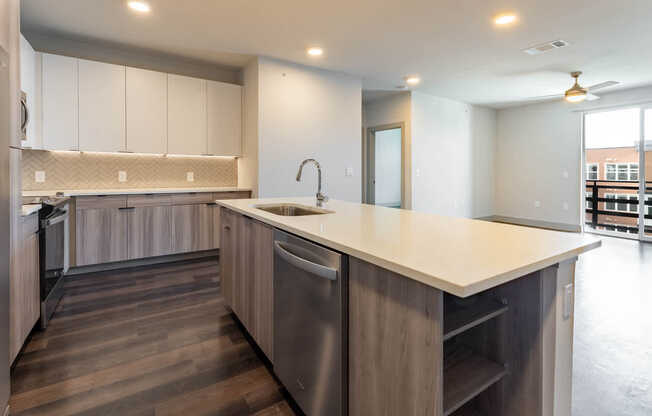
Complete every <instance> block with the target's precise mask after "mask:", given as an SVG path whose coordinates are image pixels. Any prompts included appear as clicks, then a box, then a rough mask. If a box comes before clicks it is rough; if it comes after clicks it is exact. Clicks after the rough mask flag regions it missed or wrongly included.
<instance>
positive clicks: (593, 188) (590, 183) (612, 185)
mask: <svg viewBox="0 0 652 416" xmlns="http://www.w3.org/2000/svg"><path fill="white" fill-rule="evenodd" d="M638 187H639V183H638V181H601V180H587V181H586V190H587V191H589V192H591V196H587V197H586V201H587V202H590V203H591V208H586V213H587V214H591V221H590V222H588V221H587V222H586V225H588V226H590V227H592V228H594V229H598V228H604V229H606V230H610V231H620V232H630V233H638V230H639V228H638V226H634V225H627V224H609V223H600V222H599V219H600V218H599V216H600V215H608V216H610V217H622V218H636V219H638V218H639V209H638V207H639V204H640V202H639V200H638V199H622V198H601V197H600V196H599V195H600V190H601V189H603V190H604V189H610V190H611V189H617V190H629V191H636V195H638ZM645 193H646V194H648V193H652V181H646V182H645ZM632 195H634V194H632ZM599 202H604V203H605V204H606V203H612V204H614V206H615V207H617V206H618V204H621V205H636V206H637V209H636V212H623V211H619V210H613V211H612V210H601V209H599V206H598V203H599ZM643 204H644V205H645V206H652V199H651V200H647V201H646V200H644V201H643ZM645 219H646V220H652V215H648V214H647V213H646V215H645ZM644 227H645V232H646V233H652V226H649V225H644Z"/></svg>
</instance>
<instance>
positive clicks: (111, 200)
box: [75, 195, 127, 209]
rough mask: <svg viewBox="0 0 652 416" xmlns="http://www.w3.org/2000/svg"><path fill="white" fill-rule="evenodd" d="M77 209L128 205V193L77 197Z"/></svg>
mask: <svg viewBox="0 0 652 416" xmlns="http://www.w3.org/2000/svg"><path fill="white" fill-rule="evenodd" d="M75 201H76V204H77V209H99V208H123V207H126V206H127V196H126V195H93V196H78V197H75Z"/></svg>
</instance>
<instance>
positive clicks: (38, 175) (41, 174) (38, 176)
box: [34, 170, 45, 183]
mask: <svg viewBox="0 0 652 416" xmlns="http://www.w3.org/2000/svg"><path fill="white" fill-rule="evenodd" d="M34 181H35V182H37V183H43V182H45V171H44V170H37V171H36V172H34Z"/></svg>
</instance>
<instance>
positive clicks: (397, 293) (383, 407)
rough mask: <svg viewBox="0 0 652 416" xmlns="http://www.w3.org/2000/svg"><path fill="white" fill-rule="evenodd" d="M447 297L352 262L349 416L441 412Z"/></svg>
mask: <svg viewBox="0 0 652 416" xmlns="http://www.w3.org/2000/svg"><path fill="white" fill-rule="evenodd" d="M442 328H443V294H442V292H441V291H440V290H438V289H435V288H432V287H430V286H426V285H424V284H422V283H419V282H416V281H414V280H411V279H407V278H405V277H403V276H400V275H398V274H396V273H393V272H390V271H388V270H385V269H382V268H380V267H377V266H374V265H372V264H369V263H367V262H364V261H362V260H359V259H356V258H353V257H352V258H351V259H350V266H349V415H350V416H362V415H388V416H389V415H406V416H408V415H414V416H416V415H419V416H423V415H428V416H430V415H433V416H441V415H442V413H443V411H442V407H443V404H442V403H443V374H442V372H443V329H442Z"/></svg>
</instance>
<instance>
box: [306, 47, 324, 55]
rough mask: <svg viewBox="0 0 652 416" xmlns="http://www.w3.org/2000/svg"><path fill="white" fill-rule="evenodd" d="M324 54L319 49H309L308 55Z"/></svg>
mask: <svg viewBox="0 0 652 416" xmlns="http://www.w3.org/2000/svg"><path fill="white" fill-rule="evenodd" d="M323 54H324V50H323V49H322V48H318V47H312V48H308V55H310V56H321V55H323Z"/></svg>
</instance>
